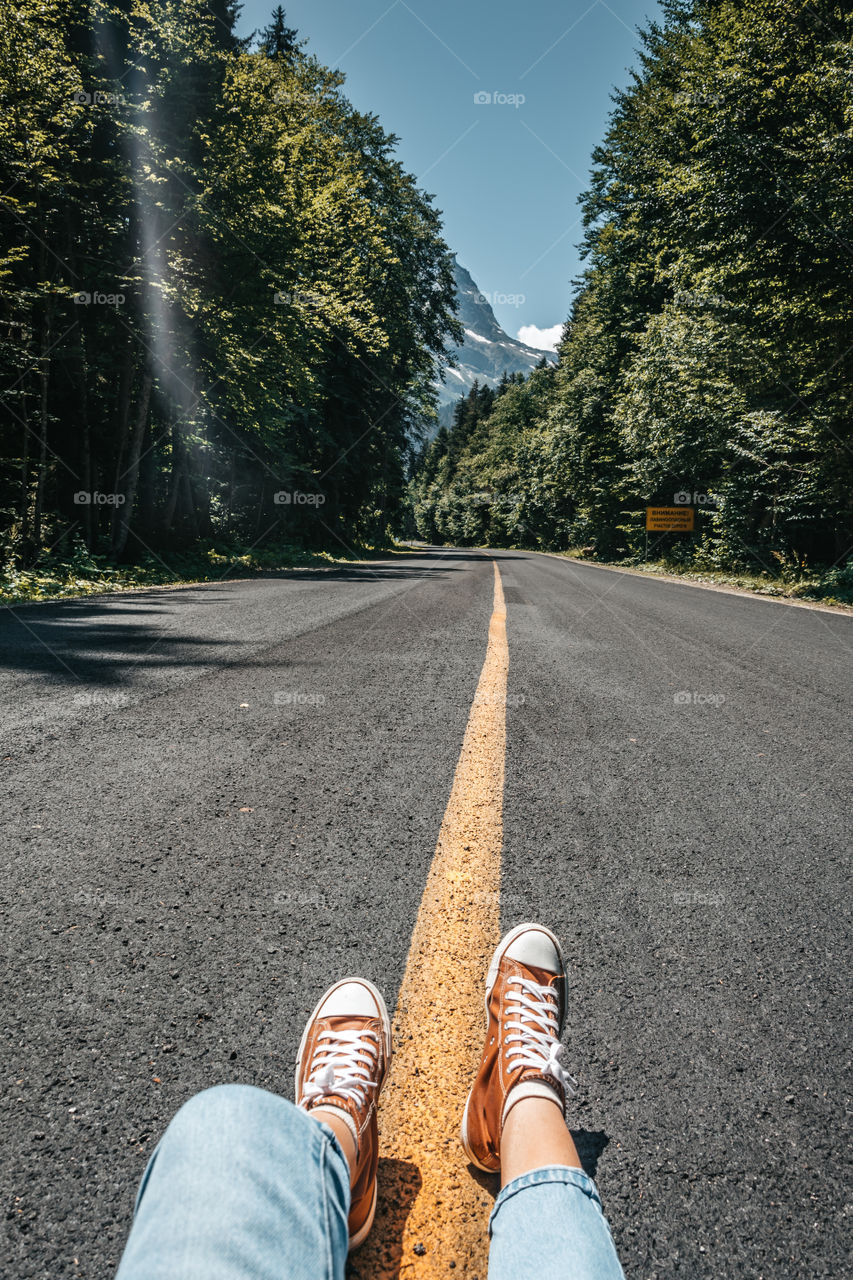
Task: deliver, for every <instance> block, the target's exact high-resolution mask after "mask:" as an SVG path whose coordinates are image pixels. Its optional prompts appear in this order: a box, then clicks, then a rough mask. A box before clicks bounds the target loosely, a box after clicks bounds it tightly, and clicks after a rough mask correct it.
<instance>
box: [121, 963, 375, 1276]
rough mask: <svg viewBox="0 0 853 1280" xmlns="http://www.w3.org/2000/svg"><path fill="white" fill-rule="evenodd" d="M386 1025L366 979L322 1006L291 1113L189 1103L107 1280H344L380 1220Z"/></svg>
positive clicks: (241, 1097) (230, 1101)
mask: <svg viewBox="0 0 853 1280" xmlns="http://www.w3.org/2000/svg"><path fill="white" fill-rule="evenodd" d="M390 1055H391V1023H390V1019H389V1018H388V1012H387V1010H386V1008H385V1005H384V1002H383V1000H382V997H381V995H380V994H379V992H378V991H377V990H376V988H375V987H373V986H372V985H371V984H370V983H369V982H365V981H364V980H362V979H347V980H345V981H343V982H338V983H335V985H334V986H333V987H331V988H330V989H329V990H328V991H327V992H326V994H325V995H324V996H323V997H322V999H321V1000H320V1002H319V1004H318V1005H317V1007H316V1009H315V1010H314V1013H313V1014H312V1015H311V1018H310V1019H309V1021H308V1025H307V1026H306V1028H305V1034H304V1035H303V1037H302V1043H301V1044H300V1046H299V1058H298V1061H297V1064H296V1100H297V1102H298V1104H299V1105H298V1106H294V1105H293V1104H292V1103H291V1102H286V1101H285V1100H284V1099H283V1098H279V1097H276V1096H275V1095H274V1094H271V1093H266V1092H265V1091H264V1090H262V1089H253V1088H250V1087H247V1086H243V1085H220V1086H218V1087H217V1088H214V1089H208V1090H207V1091H206V1092H204V1093H200V1094H197V1095H196V1097H195V1098H192V1099H191V1100H190V1101H189V1102H188V1103H187V1104H186V1105H185V1106H184V1107H182V1108H181V1110H180V1111H179V1112H178V1114H177V1115H176V1116H175V1118H174V1120H173V1121H172V1123H171V1124H170V1125H169V1127H168V1129H167V1130H166V1133H165V1134H164V1136H163V1139H162V1141H161V1142H160V1144H159V1146H158V1147H157V1150H156V1151H155V1152H154V1155H153V1156H152V1157H151V1160H150V1161H149V1163H148V1168H147V1169H146V1171H145V1175H144V1177H143V1179H142V1185H141V1187H140V1190H139V1194H138V1196H137V1200H136V1212H135V1216H134V1221H133V1227H132V1229H131V1233H130V1238H129V1240H128V1242H127V1246H126V1248H125V1251H124V1256H123V1257H122V1260H121V1263H120V1265H119V1270H118V1275H117V1278H116V1280H282V1277H285V1276H286V1277H287V1280H343V1275H344V1264H345V1262H346V1256H347V1250H348V1249H351V1248H354V1247H355V1246H356V1245H358V1244H359V1243H361V1241H362V1240H363V1239H364V1237H365V1236H366V1235H367V1233H368V1231H369V1230H370V1227H371V1225H372V1223H373V1215H374V1213H375V1210H376V1171H377V1165H378V1161H379V1152H378V1132H377V1123H376V1102H377V1097H378V1094H379V1092H380V1090H381V1088H382V1083H383V1080H384V1078H385V1073H386V1071H387V1069H388V1062H389V1059H390Z"/></svg>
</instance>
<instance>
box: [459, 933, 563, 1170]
mask: <svg viewBox="0 0 853 1280" xmlns="http://www.w3.org/2000/svg"><path fill="white" fill-rule="evenodd" d="M565 1005H566V967H565V964H564V962H563V954H562V952H561V950H560V944H559V942H558V941H557V939H556V938H555V937H554V935H553V933H551V932H550V930H549V929H545V928H543V926H542V925H538V924H520V925H519V926H518V927H517V928H516V929H513V930H512V931H511V932H510V933H508V934H507V935H506V937H504V938H503V940H502V941H501V942H500V944H499V945H498V948H497V950H496V951H495V954H494V955H493V956H492V963H491V965H490V966H489V973H488V977H487V979H486V1015H487V1029H486V1044H485V1048H484V1050H483V1060H482V1062H481V1064H480V1070H479V1072H478V1073H477V1079H476V1080H475V1081H474V1086H473V1088H472V1089H471V1092H470V1093H469V1094H468V1101H467V1102H466V1104H465V1114H464V1116H463V1118H462V1146H463V1147H464V1148H465V1154H466V1155H467V1157H468V1159H469V1160H470V1161H471V1163H472V1164H475V1165H476V1166H477V1168H478V1169H483V1170H484V1171H485V1172H487V1173H497V1171H498V1170H499V1169H500V1167H501V1133H502V1132H503V1127H504V1124H505V1122H506V1118H507V1116H508V1115H509V1112H510V1110H511V1109H512V1107H514V1106H515V1104H516V1103H517V1102H520V1101H521V1100H522V1098H549V1099H551V1100H552V1101H556V1102H558V1103H559V1105H560V1107H561V1108H562V1109H563V1111H564V1112H565V1107H566V1100H567V1099H568V1098H570V1097H572V1096H573V1095H574V1093H575V1088H576V1085H577V1081H576V1080H574V1079H573V1078H572V1077H571V1076H570V1075H569V1073H568V1071H567V1070H566V1068H565V1066H564V1065H563V1061H562V1055H563V1052H564V1050H563V1046H562V1045H561V1044H560V1033H561V1032H562V1029H563V1020H564V1017H565Z"/></svg>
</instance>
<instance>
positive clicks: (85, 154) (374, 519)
mask: <svg viewBox="0 0 853 1280" xmlns="http://www.w3.org/2000/svg"><path fill="white" fill-rule="evenodd" d="M239 7H240V6H239V5H234V4H231V3H227V2H226V0H211V3H203V0H182V3H181V4H180V5H175V4H172V3H167V0H148V2H144V0H111V2H110V3H106V2H105V0H19V2H17V3H11V2H10V0H0V106H2V110H0V191H2V192H3V196H2V200H0V228H2V242H0V287H2V294H0V384H2V389H0V527H2V536H3V540H4V542H5V543H6V544H7V546H8V547H9V549H10V554H11V556H12V557H13V558H14V559H15V560H17V562H18V563H32V562H33V561H35V560H37V559H38V557H39V555H41V554H43V553H44V552H45V551H46V550H48V549H50V548H52V547H56V546H66V545H67V544H69V542H73V541H74V540H75V539H77V538H82V539H83V540H84V541H85V542H86V544H87V545H88V546H89V547H90V548H98V549H100V550H108V551H109V552H110V553H111V555H112V556H113V558H115V559H122V558H125V559H129V558H131V559H132V558H133V557H135V556H138V555H139V554H141V552H142V551H143V550H145V549H147V548H153V549H155V550H156V549H162V548H164V547H169V548H174V547H181V546H185V545H188V544H192V543H193V542H195V541H197V540H200V539H210V538H212V537H215V536H225V535H230V536H233V537H234V538H239V539H242V540H244V541H255V540H258V539H261V540H262V539H264V538H268V539H275V538H281V537H286V538H287V539H289V540H294V541H300V540H301V541H304V542H310V543H312V544H314V545H317V544H322V543H327V544H328V543H331V544H332V545H336V544H337V542H338V540H343V541H345V542H347V541H349V540H350V539H368V538H381V537H384V536H385V533H386V530H387V527H388V525H389V522H390V521H391V520H392V519H393V518H394V516H395V513H396V511H397V509H398V507H399V504H400V502H401V499H402V496H403V493H404V487H405V469H406V465H407V457H408V453H409V450H410V447H411V446H410V441H411V439H412V437H413V432H414V430H415V428H416V425H417V424H418V423H419V422H420V421H421V420H422V419H423V416H424V413H425V412H427V411H428V409H429V406H430V404H431V401H432V395H433V391H432V385H431V384H432V380H433V378H434V362H435V360H436V357H440V356H441V354H442V353H443V351H444V346H445V341H446V339H447V337H448V334H450V335H451V336H454V335H455V333H456V331H455V321H454V319H453V313H454V307H455V303H454V293H453V277H452V259H451V257H450V255H449V253H448V250H447V248H446V246H445V244H444V242H443V239H442V235H441V225H440V220H439V215H438V213H437V211H436V210H435V209H434V208H433V206H432V204H431V200H430V198H429V197H428V196H426V195H425V194H424V193H423V192H421V191H420V190H419V189H418V188H417V186H416V184H415V181H414V180H413V178H412V177H411V176H410V175H409V174H407V173H406V172H405V171H404V170H403V169H402V167H401V166H400V164H399V162H398V161H397V160H396V159H395V157H394V149H395V141H396V140H395V139H394V138H393V137H391V136H389V135H388V134H387V133H385V132H384V131H383V129H382V128H381V127H380V125H379V123H378V121H377V120H376V119H375V118H374V117H371V116H365V115H361V114H359V113H358V112H356V111H355V110H354V109H353V108H352V106H351V105H350V104H349V102H348V101H347V99H346V98H345V97H344V95H343V93H342V88H341V86H342V83H343V78H342V77H341V76H340V75H339V74H338V73H336V72H333V71H330V70H328V69H327V68H325V67H323V66H321V65H320V64H319V63H318V62H317V61H316V60H315V59H314V58H313V57H311V56H310V55H309V54H308V53H307V52H306V51H305V49H304V45H303V42H301V41H299V39H298V33H297V32H296V31H295V30H294V29H293V28H290V27H288V25H287V22H286V15H285V13H284V10H283V9H281V8H280V7H279V8H278V9H276V10H275V12H274V14H273V16H272V21H271V23H270V25H269V26H268V27H267V28H266V29H265V30H264V31H263V32H262V33H261V34H260V37H259V39H257V40H251V41H246V40H241V39H239V38H238V37H237V35H236V34H235V22H236V18H237V11H238V10H239Z"/></svg>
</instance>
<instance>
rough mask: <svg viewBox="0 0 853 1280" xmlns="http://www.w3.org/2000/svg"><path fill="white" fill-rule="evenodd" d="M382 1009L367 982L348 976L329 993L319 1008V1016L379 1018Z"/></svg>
mask: <svg viewBox="0 0 853 1280" xmlns="http://www.w3.org/2000/svg"><path fill="white" fill-rule="evenodd" d="M381 1013H382V1011H381V1009H380V1008H379V1005H378V1003H377V1001H376V997H375V996H374V994H373V992H372V991H371V989H370V987H369V986H367V984H366V983H364V982H360V981H359V980H358V978H347V979H345V981H343V982H339V983H338V984H337V986H335V987H332V989H331V990H330V991H329V993H328V994H327V996H326V998H325V1000H324V1001H323V1003H322V1004H321V1005H320V1007H319V1009H318V1010H317V1017H318V1018H378V1017H380V1016H381Z"/></svg>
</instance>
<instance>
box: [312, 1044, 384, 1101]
mask: <svg viewBox="0 0 853 1280" xmlns="http://www.w3.org/2000/svg"><path fill="white" fill-rule="evenodd" d="M378 1058H379V1035H378V1033H377V1032H375V1031H323V1032H322V1033H321V1034H320V1036H319V1037H318V1040H317V1048H316V1049H315V1050H314V1057H313V1059H312V1062H311V1070H310V1072H309V1076H308V1079H307V1080H306V1082H305V1084H304V1085H303V1088H302V1098H301V1100H300V1103H299V1105H300V1106H302V1107H305V1108H306V1109H307V1106H308V1104H309V1103H312V1102H316V1100H317V1099H318V1098H329V1097H332V1096H334V1097H336V1098H343V1099H345V1101H347V1102H354V1103H355V1105H356V1106H357V1107H363V1106H364V1102H365V1098H366V1096H367V1090H368V1089H375V1088H376V1084H377V1082H376V1081H375V1080H373V1079H371V1077H372V1075H373V1073H374V1071H375V1069H376V1063H377V1060H378Z"/></svg>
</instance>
